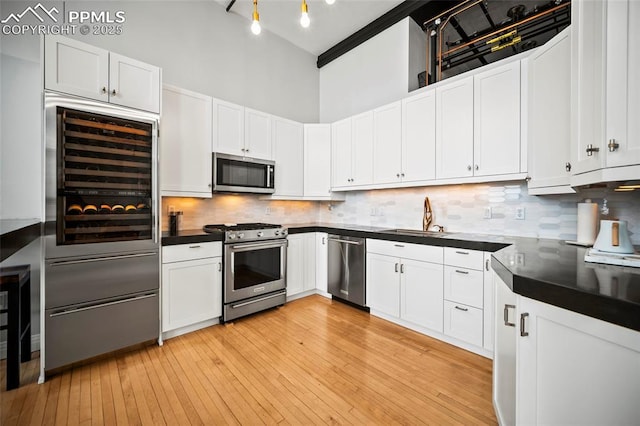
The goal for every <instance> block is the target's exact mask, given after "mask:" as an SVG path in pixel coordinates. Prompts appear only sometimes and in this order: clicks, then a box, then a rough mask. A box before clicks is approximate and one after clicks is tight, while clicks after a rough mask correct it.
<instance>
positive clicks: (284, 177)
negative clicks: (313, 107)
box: [271, 117, 304, 197]
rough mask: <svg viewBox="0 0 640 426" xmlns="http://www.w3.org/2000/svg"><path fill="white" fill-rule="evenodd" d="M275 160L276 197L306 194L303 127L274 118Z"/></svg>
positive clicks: (272, 126)
mask: <svg viewBox="0 0 640 426" xmlns="http://www.w3.org/2000/svg"><path fill="white" fill-rule="evenodd" d="M271 130H272V134H273V138H272V139H273V141H274V144H273V158H274V160H275V162H276V165H277V167H276V173H275V190H276V192H275V193H274V194H273V195H275V196H283V197H301V196H302V195H303V194H304V184H303V180H302V176H303V162H304V148H303V143H302V138H303V134H302V132H303V126H302V124H300V123H297V122H295V121H291V120H286V119H284V118H276V117H274V118H273V122H272V125H271Z"/></svg>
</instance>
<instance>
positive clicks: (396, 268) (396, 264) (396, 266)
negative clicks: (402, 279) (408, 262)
mask: <svg viewBox="0 0 640 426" xmlns="http://www.w3.org/2000/svg"><path fill="white" fill-rule="evenodd" d="M396 272H398V264H397V263H396Z"/></svg>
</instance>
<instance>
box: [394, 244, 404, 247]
mask: <svg viewBox="0 0 640 426" xmlns="http://www.w3.org/2000/svg"><path fill="white" fill-rule="evenodd" d="M393 246H394V247H400V248H402V247H404V244H394V245H393Z"/></svg>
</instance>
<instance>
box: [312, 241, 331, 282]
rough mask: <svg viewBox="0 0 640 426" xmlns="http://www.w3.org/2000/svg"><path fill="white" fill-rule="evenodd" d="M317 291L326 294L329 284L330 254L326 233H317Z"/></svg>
mask: <svg viewBox="0 0 640 426" xmlns="http://www.w3.org/2000/svg"><path fill="white" fill-rule="evenodd" d="M315 239H316V289H318V290H320V291H322V292H324V293H326V292H327V282H328V267H329V252H328V245H327V234H326V232H316V233H315Z"/></svg>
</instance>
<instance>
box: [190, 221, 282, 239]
mask: <svg viewBox="0 0 640 426" xmlns="http://www.w3.org/2000/svg"><path fill="white" fill-rule="evenodd" d="M202 229H203V230H204V232H209V233H213V232H224V241H225V242H230V241H238V240H242V241H257V240H271V239H275V238H285V237H286V236H287V230H286V229H283V228H282V226H281V225H274V224H271V223H238V224H235V223H234V224H228V223H225V224H214V225H205V226H204V227H203V228H202Z"/></svg>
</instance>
